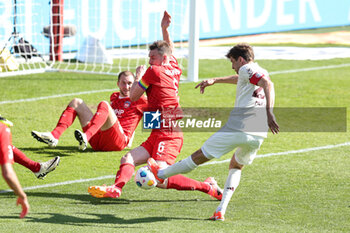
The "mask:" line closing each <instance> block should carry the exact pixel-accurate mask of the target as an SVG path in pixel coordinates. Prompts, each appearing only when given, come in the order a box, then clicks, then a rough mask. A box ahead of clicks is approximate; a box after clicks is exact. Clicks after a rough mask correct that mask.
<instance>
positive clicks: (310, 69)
mask: <svg viewBox="0 0 350 233" xmlns="http://www.w3.org/2000/svg"><path fill="white" fill-rule="evenodd" d="M347 66H350V64H340V65H332V66H321V67H310V68H303V69H295V70H281V71H272V72H269V74H270V75H276V74H290V73H297V72H306V71H313V70H325V69H335V68H341V67H347ZM109 91H115V89H104V90H94V91H83V92H76V93H67V94H58V95H51V96H42V97H36V98H29V99H19V100H5V101H0V105H3V104H14V103H22V102H33V101H38V100H45V99H53V98H61V97H66V96H76V95H84V94H92V93H99V92H109Z"/></svg>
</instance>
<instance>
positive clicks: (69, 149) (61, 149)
mask: <svg viewBox="0 0 350 233" xmlns="http://www.w3.org/2000/svg"><path fill="white" fill-rule="evenodd" d="M20 150H23V151H30V152H32V153H35V154H44V155H50V157H55V156H60V157H65V156H74V155H75V154H76V153H85V154H86V153H108V152H111V151H95V150H93V149H92V148H91V147H88V148H87V149H86V150H84V151H80V150H78V147H77V146H57V147H55V148H50V147H48V146H47V147H40V148H33V147H21V148H20ZM130 150H131V149H124V150H123V152H125V153H126V152H128V151H130Z"/></svg>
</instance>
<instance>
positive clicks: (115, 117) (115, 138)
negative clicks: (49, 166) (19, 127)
mask: <svg viewBox="0 0 350 233" xmlns="http://www.w3.org/2000/svg"><path fill="white" fill-rule="evenodd" d="M134 80H135V76H134V74H133V73H132V72H130V71H123V72H121V73H120V74H119V76H118V83H117V85H118V87H119V89H120V91H119V92H114V93H112V95H111V96H110V101H111V102H110V104H109V103H107V102H106V101H102V102H100V103H99V105H98V106H97V111H96V113H95V114H93V113H92V111H91V110H90V108H89V107H88V106H87V105H86V104H85V103H84V102H83V100H81V99H78V98H75V99H73V100H72V101H71V102H70V103H69V104H68V106H67V108H66V109H65V110H64V111H63V113H62V115H61V117H60V119H59V121H58V123H57V126H56V128H55V129H54V130H53V131H51V132H43V133H41V132H37V131H32V135H33V137H34V138H36V139H37V140H38V141H40V142H44V143H46V144H49V146H52V147H55V146H56V145H57V143H58V139H59V138H60V136H61V135H62V133H63V132H64V131H65V130H66V129H67V128H68V127H69V126H71V125H72V124H73V122H74V120H75V118H76V116H78V118H79V121H80V124H81V126H82V128H83V132H84V133H83V132H81V131H80V130H75V138H76V139H77V140H78V142H79V149H80V150H85V149H86V147H87V143H88V142H89V143H90V145H91V147H92V149H93V150H95V151H121V150H123V149H124V148H125V147H127V146H131V143H132V140H133V135H134V131H135V129H136V127H137V125H138V123H139V121H140V120H141V118H142V114H143V110H142V109H143V108H144V107H145V106H147V98H146V97H144V96H143V97H141V98H140V99H139V100H138V101H135V102H131V100H130V98H129V95H130V88H131V85H132V84H133V83H134Z"/></svg>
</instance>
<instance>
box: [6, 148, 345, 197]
mask: <svg viewBox="0 0 350 233" xmlns="http://www.w3.org/2000/svg"><path fill="white" fill-rule="evenodd" d="M343 146H350V142H345V143H341V144H336V145H326V146H319V147H311V148H305V149H300V150H290V151H284V152H276V153H268V154H263V155H258V156H256V158H264V157H270V156H274V155H289V154H301V153H306V152H310V151H317V150H326V149H333V148H337V147H343ZM230 160H231V159H226V160H222V161H212V162H208V163H205V164H202V165H200V166H207V165H212V164H220V163H227V162H230ZM114 177H115V175H108V176H100V177H96V178H90V179H80V180H71V181H65V182H59V183H52V184H44V185H37V186H31V187H26V188H23V190H32V189H40V188H50V187H55V186H61V185H68V184H76V183H84V182H89V181H95V180H103V179H110V178H114ZM9 192H13V191H12V190H9V189H8V190H0V193H9Z"/></svg>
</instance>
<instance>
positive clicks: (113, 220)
mask: <svg viewBox="0 0 350 233" xmlns="http://www.w3.org/2000/svg"><path fill="white" fill-rule="evenodd" d="M33 215H43V216H47V215H49V216H48V217H33ZM77 215H79V217H78V216H72V215H65V214H59V213H35V214H29V215H28V216H27V217H26V218H25V221H26V222H34V223H49V224H62V225H73V226H88V225H89V224H93V225H96V224H124V225H133V224H142V223H154V222H165V221H172V220H192V221H194V220H195V221H205V220H204V219H200V218H187V217H143V218H133V219H124V218H121V217H117V216H115V215H112V214H91V213H77ZM82 215H86V216H88V217H86V218H84V217H82ZM2 218H3V219H18V217H16V216H2ZM108 228H142V227H129V226H116V227H108Z"/></svg>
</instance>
